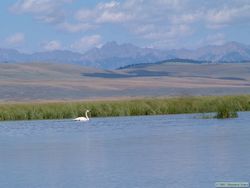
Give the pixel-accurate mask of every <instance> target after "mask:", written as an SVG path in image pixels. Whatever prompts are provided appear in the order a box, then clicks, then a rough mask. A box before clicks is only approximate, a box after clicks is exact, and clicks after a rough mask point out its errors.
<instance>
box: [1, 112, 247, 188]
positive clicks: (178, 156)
mask: <svg viewBox="0 0 250 188" xmlns="http://www.w3.org/2000/svg"><path fill="white" fill-rule="evenodd" d="M197 116H198V115H194V114H191V115H169V116H141V117H119V118H94V119H91V121H90V122H87V123H83V122H73V121H71V120H50V121H12V122H0V187H3V188H43V187H46V188H69V187H72V188H82V187H84V188H88V187H90V188H130V187H132V188H135V187H137V188H166V187H169V188H180V187H185V188H211V187H214V183H215V182H216V181H247V182H249V181H250V147H249V146H250V123H249V122H250V113H249V112H246V113H240V114H239V118H237V119H228V120H216V119H208V120H207V119H201V118H197Z"/></svg>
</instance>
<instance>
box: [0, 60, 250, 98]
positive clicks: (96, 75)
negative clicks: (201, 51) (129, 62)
mask: <svg viewBox="0 0 250 188" xmlns="http://www.w3.org/2000/svg"><path fill="white" fill-rule="evenodd" d="M0 88H1V89H0V96H1V97H0V101H1V102H6V101H37V100H38V101H41V100H86V99H91V100H93V99H104V98H105V99H107V98H119V97H125V98H127V97H156V96H187V95H188V96H190V95H229V94H249V93H250V63H238V64H235V63H227V64H225V63H221V64H206V63H203V64H194V63H183V62H182V63H180V62H178V63H177V62H174V63H171V62H165V63H164V62H161V63H158V64H140V65H136V66H132V67H127V68H123V69H120V70H112V71H111V70H102V69H96V68H87V67H84V66H80V65H74V64H73V65H72V64H62V63H19V64H9V63H1V64H0Z"/></svg>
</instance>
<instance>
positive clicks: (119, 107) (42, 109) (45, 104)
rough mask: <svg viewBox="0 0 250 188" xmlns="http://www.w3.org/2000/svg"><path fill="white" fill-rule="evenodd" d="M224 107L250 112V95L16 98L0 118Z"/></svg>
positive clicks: (157, 112)
mask: <svg viewBox="0 0 250 188" xmlns="http://www.w3.org/2000/svg"><path fill="white" fill-rule="evenodd" d="M221 106H226V107H227V108H229V109H233V110H236V111H250V95H236V96H234V95H232V96H186V97H155V98H153V97H150V98H147V97H143V98H140V97H137V98H113V99H111V98H110V99H108V100H107V99H96V100H83V101H68V100H67V101H32V102H14V101H13V102H4V103H0V121H5V120H42V119H44V120H45V119H71V118H75V117H79V116H83V115H84V113H85V110H87V109H89V110H90V111H91V117H110V116H137V115H167V114H190V113H209V112H216V111H217V109H218V108H219V107H221Z"/></svg>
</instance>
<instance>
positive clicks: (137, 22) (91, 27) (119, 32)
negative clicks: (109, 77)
mask: <svg viewBox="0 0 250 188" xmlns="http://www.w3.org/2000/svg"><path fill="white" fill-rule="evenodd" d="M0 23H1V29H0V47H1V48H15V49H18V50H21V51H23V52H34V51H43V50H55V49H69V50H74V51H79V52H84V51H86V50H88V49H90V48H93V47H98V46H101V45H102V44H104V43H106V42H108V41H117V42H118V43H133V44H135V45H138V46H141V47H155V48H162V49H170V48H183V47H184V48H195V47H198V46H202V45H207V44H223V43H225V42H226V41H238V42H242V43H245V44H250V37H249V36H250V0H117V1H112V0H111V1H105V0H103V1H97V0H2V1H0Z"/></svg>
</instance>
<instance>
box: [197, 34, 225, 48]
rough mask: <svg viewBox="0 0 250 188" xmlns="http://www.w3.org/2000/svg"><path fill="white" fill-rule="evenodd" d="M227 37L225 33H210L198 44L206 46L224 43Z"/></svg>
mask: <svg viewBox="0 0 250 188" xmlns="http://www.w3.org/2000/svg"><path fill="white" fill-rule="evenodd" d="M225 42H226V37H225V35H224V34H223V33H215V34H212V35H211V34H210V35H207V36H206V37H204V38H203V39H202V40H200V41H199V42H198V45H197V46H200V47H201V46H204V45H222V44H225Z"/></svg>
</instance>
